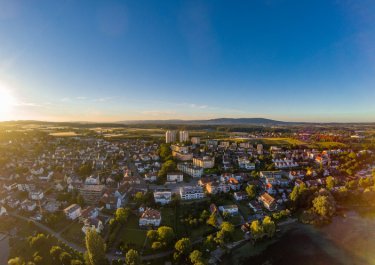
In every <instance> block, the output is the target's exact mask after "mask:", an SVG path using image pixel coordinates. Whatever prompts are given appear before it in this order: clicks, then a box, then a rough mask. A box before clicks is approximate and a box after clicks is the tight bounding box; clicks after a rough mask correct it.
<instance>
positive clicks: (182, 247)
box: [173, 237, 192, 260]
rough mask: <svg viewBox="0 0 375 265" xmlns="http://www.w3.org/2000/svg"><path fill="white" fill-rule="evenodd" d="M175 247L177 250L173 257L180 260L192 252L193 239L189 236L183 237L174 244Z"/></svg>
mask: <svg viewBox="0 0 375 265" xmlns="http://www.w3.org/2000/svg"><path fill="white" fill-rule="evenodd" d="M174 248H175V250H176V252H175V253H174V254H173V257H174V259H175V260H179V259H181V258H185V257H187V256H188V255H189V253H190V252H191V249H192V246H191V241H190V239H189V238H186V237H184V238H181V239H180V240H178V241H177V242H176V244H175V245H174Z"/></svg>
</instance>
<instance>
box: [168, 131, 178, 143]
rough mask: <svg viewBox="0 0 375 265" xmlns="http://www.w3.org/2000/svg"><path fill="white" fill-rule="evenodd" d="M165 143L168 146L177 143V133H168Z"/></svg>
mask: <svg viewBox="0 0 375 265" xmlns="http://www.w3.org/2000/svg"><path fill="white" fill-rule="evenodd" d="M165 142H166V143H167V144H170V143H174V142H176V132H175V131H166V133H165Z"/></svg>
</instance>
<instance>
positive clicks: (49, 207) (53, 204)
mask: <svg viewBox="0 0 375 265" xmlns="http://www.w3.org/2000/svg"><path fill="white" fill-rule="evenodd" d="M60 205H61V203H60V202H57V201H48V202H47V203H46V204H45V205H44V206H43V208H44V209H45V210H46V211H47V212H49V213H55V212H57V211H58V210H59V208H60Z"/></svg>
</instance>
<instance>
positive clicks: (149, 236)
mask: <svg viewBox="0 0 375 265" xmlns="http://www.w3.org/2000/svg"><path fill="white" fill-rule="evenodd" d="M158 237H159V234H158V232H157V231H156V230H149V231H148V232H147V239H148V240H149V241H150V242H154V241H156V240H158Z"/></svg>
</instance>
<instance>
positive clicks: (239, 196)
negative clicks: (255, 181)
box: [233, 191, 248, 201]
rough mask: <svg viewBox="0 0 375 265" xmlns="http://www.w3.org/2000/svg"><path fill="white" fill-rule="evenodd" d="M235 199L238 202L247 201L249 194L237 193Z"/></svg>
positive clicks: (234, 195) (234, 194)
mask: <svg viewBox="0 0 375 265" xmlns="http://www.w3.org/2000/svg"><path fill="white" fill-rule="evenodd" d="M233 197H234V199H235V200H236V201H242V200H245V199H247V197H248V196H247V193H246V192H244V191H237V192H235V193H233Z"/></svg>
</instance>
